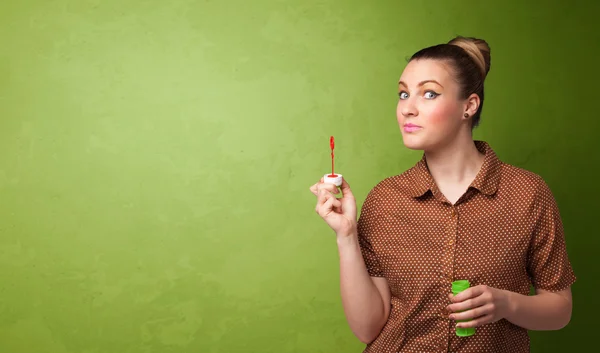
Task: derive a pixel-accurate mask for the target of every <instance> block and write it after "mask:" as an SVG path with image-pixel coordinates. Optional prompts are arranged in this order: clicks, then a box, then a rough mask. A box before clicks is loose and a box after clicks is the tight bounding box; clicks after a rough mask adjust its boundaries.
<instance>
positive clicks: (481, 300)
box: [446, 295, 486, 313]
mask: <svg viewBox="0 0 600 353" xmlns="http://www.w3.org/2000/svg"><path fill="white" fill-rule="evenodd" d="M485 303H486V300H485V296H482V295H480V296H478V297H475V298H470V299H467V300H465V301H462V302H460V303H454V304H450V305H448V306H447V307H446V309H448V311H450V312H453V313H456V312H459V311H465V310H469V309H473V308H477V307H480V306H482V305H484V304H485Z"/></svg>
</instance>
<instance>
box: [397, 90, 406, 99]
mask: <svg viewBox="0 0 600 353" xmlns="http://www.w3.org/2000/svg"><path fill="white" fill-rule="evenodd" d="M398 97H400V99H406V98H408V93H406V92H400V93H398Z"/></svg>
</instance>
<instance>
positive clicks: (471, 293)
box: [452, 285, 487, 303]
mask: <svg viewBox="0 0 600 353" xmlns="http://www.w3.org/2000/svg"><path fill="white" fill-rule="evenodd" d="M486 290H487V286H485V285H478V286H475V287H471V288H467V289H465V290H464V291H462V292H460V293H458V294H457V295H455V296H454V297H453V298H452V302H453V303H459V302H462V301H465V300H467V299H469V298H475V297H478V296H480V295H481V294H483V293H484V292H485V291H486Z"/></svg>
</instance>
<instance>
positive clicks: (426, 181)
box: [408, 141, 502, 197]
mask: <svg viewBox="0 0 600 353" xmlns="http://www.w3.org/2000/svg"><path fill="white" fill-rule="evenodd" d="M474 142H475V146H476V147H477V149H478V150H479V151H480V152H481V153H484V154H485V157H484V160H483V165H482V166H481V169H480V170H479V173H477V176H476V177H475V179H474V180H473V182H472V183H471V185H470V187H472V188H475V189H477V190H479V191H480V192H481V193H483V194H485V195H493V194H494V193H495V192H496V191H497V190H498V184H499V183H500V167H501V165H502V162H501V161H500V160H499V159H498V157H497V156H496V153H495V152H494V151H493V150H492V148H491V147H490V146H489V144H488V143H487V142H484V141H474ZM408 174H409V177H411V178H412V180H413V183H412V185H413V187H412V188H411V189H410V190H409V193H410V195H411V196H413V197H420V196H423V195H425V193H427V191H432V192H435V191H436V190H437V186H436V184H435V181H434V180H433V177H432V176H431V173H430V172H429V168H428V167H427V161H426V159H425V154H423V157H422V158H421V160H420V161H419V162H418V163H417V164H416V165H415V166H414V167H413V168H411V169H410V170H409V171H408Z"/></svg>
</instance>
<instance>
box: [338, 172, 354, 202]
mask: <svg viewBox="0 0 600 353" xmlns="http://www.w3.org/2000/svg"><path fill="white" fill-rule="evenodd" d="M340 189H341V190H342V195H343V196H344V197H348V198H354V195H353V194H352V190H350V185H349V184H348V182H347V181H346V178H344V177H342V185H341V186H340Z"/></svg>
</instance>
